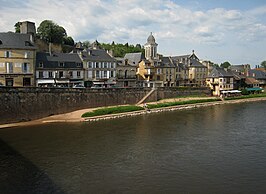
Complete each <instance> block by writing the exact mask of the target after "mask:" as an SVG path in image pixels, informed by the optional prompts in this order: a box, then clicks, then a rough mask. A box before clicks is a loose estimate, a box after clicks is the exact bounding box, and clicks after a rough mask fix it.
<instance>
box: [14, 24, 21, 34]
mask: <svg viewBox="0 0 266 194" xmlns="http://www.w3.org/2000/svg"><path fill="white" fill-rule="evenodd" d="M14 27H15V33H20V22H17V23H16V24H15V25H14Z"/></svg>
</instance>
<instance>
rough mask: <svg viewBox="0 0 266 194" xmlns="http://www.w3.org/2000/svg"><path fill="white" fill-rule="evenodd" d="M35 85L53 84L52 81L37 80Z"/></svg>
mask: <svg viewBox="0 0 266 194" xmlns="http://www.w3.org/2000/svg"><path fill="white" fill-rule="evenodd" d="M37 84H54V80H49V79H38V80H37Z"/></svg>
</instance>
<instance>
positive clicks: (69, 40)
mask: <svg viewBox="0 0 266 194" xmlns="http://www.w3.org/2000/svg"><path fill="white" fill-rule="evenodd" d="M63 44H65V45H69V46H74V44H75V42H74V40H73V38H72V37H71V36H64V37H63Z"/></svg>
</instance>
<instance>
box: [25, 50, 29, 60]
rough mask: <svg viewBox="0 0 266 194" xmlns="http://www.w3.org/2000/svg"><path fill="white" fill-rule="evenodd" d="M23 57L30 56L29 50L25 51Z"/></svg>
mask: <svg viewBox="0 0 266 194" xmlns="http://www.w3.org/2000/svg"><path fill="white" fill-rule="evenodd" d="M24 57H25V59H27V58H29V57H30V52H27V51H26V52H25V55H24Z"/></svg>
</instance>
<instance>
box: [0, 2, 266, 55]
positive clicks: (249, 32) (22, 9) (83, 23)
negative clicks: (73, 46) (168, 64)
mask: <svg viewBox="0 0 266 194" xmlns="http://www.w3.org/2000/svg"><path fill="white" fill-rule="evenodd" d="M0 3H1V5H5V6H1V7H0V18H1V20H0V29H1V31H13V30H14V27H13V26H14V24H15V23H16V22H17V21H23V20H30V21H33V22H35V23H36V25H37V26H38V25H39V24H40V22H41V21H43V20H46V19H49V20H53V21H54V22H56V23H57V24H59V25H61V26H63V27H64V28H65V29H66V31H67V33H68V35H70V36H72V37H73V38H74V39H75V40H76V41H79V40H81V41H83V40H90V41H94V40H95V39H98V41H100V42H112V41H115V42H122V43H125V42H129V43H132V44H136V43H140V44H145V42H146V39H147V36H148V35H149V33H150V32H153V33H154V35H155V38H156V40H157V41H159V42H161V44H162V45H160V46H163V44H165V45H169V44H170V43H175V44H176V45H174V46H173V49H176V48H177V47H179V46H180V45H178V44H181V43H182V44H186V45H195V46H197V45H198V46H205V47H208V46H212V47H213V46H215V45H216V47H218V46H219V45H230V44H232V43H234V44H240V43H241V44H243V40H244V42H245V44H246V45H248V44H254V42H256V41H257V42H261V41H262V40H263V41H266V37H265V34H264V32H265V29H266V25H265V20H263V19H261V18H260V17H261V16H264V15H265V14H266V6H264V7H259V8H256V9H253V10H248V11H241V10H227V9H223V8H215V9H209V10H197V11H195V10H193V9H190V8H189V6H187V7H183V6H181V5H179V4H178V3H176V1H173V0H146V1H143V0H127V1H124V0H94V1H91V0H77V1H72V0H57V1H52V0H31V1H23V3H21V1H13V3H9V4H8V3H7V2H6V0H0ZM181 47H184V46H181ZM192 47H193V46H192ZM160 48H161V50H169V48H167V49H166V48H162V47H160ZM184 48H185V47H184Z"/></svg>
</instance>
